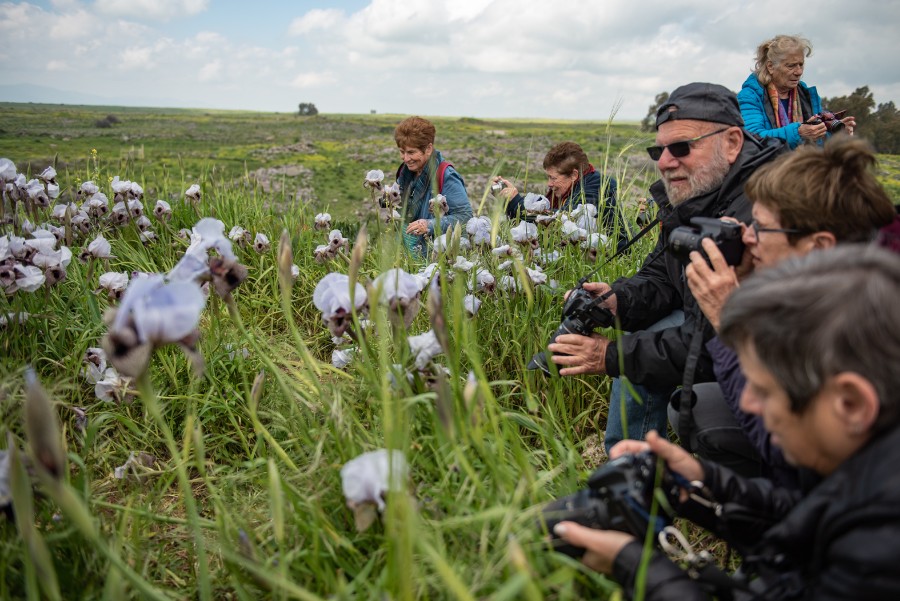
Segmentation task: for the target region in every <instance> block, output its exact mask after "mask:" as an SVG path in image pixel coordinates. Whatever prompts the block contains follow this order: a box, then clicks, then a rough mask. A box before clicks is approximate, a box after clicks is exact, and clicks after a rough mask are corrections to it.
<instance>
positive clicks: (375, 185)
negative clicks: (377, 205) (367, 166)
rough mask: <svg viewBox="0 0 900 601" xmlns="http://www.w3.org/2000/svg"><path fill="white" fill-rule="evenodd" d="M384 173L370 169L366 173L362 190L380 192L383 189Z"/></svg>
mask: <svg viewBox="0 0 900 601" xmlns="http://www.w3.org/2000/svg"><path fill="white" fill-rule="evenodd" d="M383 181H384V171H382V170H381V169H372V170H371V171H369V172H368V173H366V180H365V181H364V182H363V187H364V188H371V189H372V190H373V191H381V190H382V189H384V184H383Z"/></svg>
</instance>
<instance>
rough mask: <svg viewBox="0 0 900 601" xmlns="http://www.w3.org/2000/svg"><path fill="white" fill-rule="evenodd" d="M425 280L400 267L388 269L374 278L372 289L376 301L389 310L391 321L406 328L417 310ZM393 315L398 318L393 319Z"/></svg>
mask: <svg viewBox="0 0 900 601" xmlns="http://www.w3.org/2000/svg"><path fill="white" fill-rule="evenodd" d="M425 284H426V280H425V279H424V278H421V277H419V276H417V275H412V274H409V273H406V272H405V271H403V270H402V269H389V270H387V271H386V272H384V273H382V274H381V275H379V276H378V277H377V278H375V281H373V282H372V290H373V291H374V292H375V293H376V294H378V302H379V303H380V304H382V305H384V306H386V307H388V309H389V311H390V317H391V321H392V322H394V323H396V324H397V325H399V324H400V323H403V324H404V325H405V326H406V327H407V328H408V327H409V326H410V325H411V324H412V322H413V319H415V317H416V314H417V313H418V312H419V309H420V305H419V296H420V295H421V294H422V290H424V289H425ZM395 317H397V318H399V319H396V320H395V319H394V318H395Z"/></svg>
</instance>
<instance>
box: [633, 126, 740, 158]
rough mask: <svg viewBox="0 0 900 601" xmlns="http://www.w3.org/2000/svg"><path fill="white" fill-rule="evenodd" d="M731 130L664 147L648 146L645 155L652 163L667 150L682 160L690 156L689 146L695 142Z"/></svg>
mask: <svg viewBox="0 0 900 601" xmlns="http://www.w3.org/2000/svg"><path fill="white" fill-rule="evenodd" d="M729 129H731V128H730V127H725V128H722V129H720V130H718V131H713V132H710V133H708V134H703V135H702V136H697V137H696V138H691V139H690V140H682V141H680V142H672V143H671V144H666V145H665V146H648V147H647V154H649V155H650V158H651V159H653V160H654V161H658V160H659V157H661V156H662V153H663V150H665V149H667V148H668V149H669V152H670V153H671V154H672V156H673V157H675V158H676V159H680V158H684V157H686V156H687V155H689V154H691V144H693V143H694V142H697V141H698V140H702V139H703V138H708V137H710V136H714V135H716V134H720V133H722V132H723V131H728V130H729Z"/></svg>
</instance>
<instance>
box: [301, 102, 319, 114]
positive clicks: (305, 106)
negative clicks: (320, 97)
mask: <svg viewBox="0 0 900 601" xmlns="http://www.w3.org/2000/svg"><path fill="white" fill-rule="evenodd" d="M297 108H298V109H299V110H298V111H297V114H298V115H300V116H301V117H312V116H314V115H318V114H319V109H317V108H316V105H314V104H313V103H312V102H301V103H300V104H299V105H298V107H297Z"/></svg>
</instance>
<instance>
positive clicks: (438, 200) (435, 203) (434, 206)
mask: <svg viewBox="0 0 900 601" xmlns="http://www.w3.org/2000/svg"><path fill="white" fill-rule="evenodd" d="M428 208H429V209H430V210H431V214H432V215H434V216H435V217H443V216H444V215H446V214H447V213H449V212H450V205H449V204H448V203H447V197H446V196H444V195H443V194H438V195H437V196H435V197H434V198H432V199H431V200H429V201H428Z"/></svg>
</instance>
